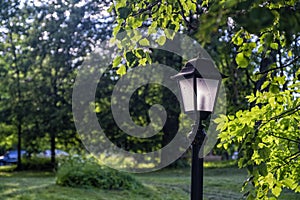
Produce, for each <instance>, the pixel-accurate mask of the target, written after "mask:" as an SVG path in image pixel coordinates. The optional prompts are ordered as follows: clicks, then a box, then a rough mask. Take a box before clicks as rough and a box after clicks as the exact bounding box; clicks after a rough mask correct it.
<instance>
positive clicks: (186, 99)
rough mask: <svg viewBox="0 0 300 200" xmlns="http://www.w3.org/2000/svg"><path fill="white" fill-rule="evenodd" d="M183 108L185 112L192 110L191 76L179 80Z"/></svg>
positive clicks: (192, 88) (192, 89) (192, 91)
mask: <svg viewBox="0 0 300 200" xmlns="http://www.w3.org/2000/svg"><path fill="white" fill-rule="evenodd" d="M178 82H179V87H180V90H181V96H182V103H183V109H184V111H185V112H190V111H194V95H195V94H194V87H193V78H190V79H182V80H179V81H178Z"/></svg>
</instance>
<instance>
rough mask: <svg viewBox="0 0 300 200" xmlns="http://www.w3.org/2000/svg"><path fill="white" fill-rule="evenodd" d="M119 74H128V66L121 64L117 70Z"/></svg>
mask: <svg viewBox="0 0 300 200" xmlns="http://www.w3.org/2000/svg"><path fill="white" fill-rule="evenodd" d="M117 74H119V75H120V76H123V75H125V74H126V67H125V65H121V66H120V67H119V69H118V70H117Z"/></svg>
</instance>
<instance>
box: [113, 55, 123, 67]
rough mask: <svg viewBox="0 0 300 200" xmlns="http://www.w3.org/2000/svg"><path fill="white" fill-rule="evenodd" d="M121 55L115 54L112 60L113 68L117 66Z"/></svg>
mask: <svg viewBox="0 0 300 200" xmlns="http://www.w3.org/2000/svg"><path fill="white" fill-rule="evenodd" d="M121 60H122V57H121V56H117V57H116V58H115V59H114V61H113V68H115V67H117V66H118V65H119V64H120V63H121Z"/></svg>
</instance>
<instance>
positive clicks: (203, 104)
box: [171, 57, 222, 200]
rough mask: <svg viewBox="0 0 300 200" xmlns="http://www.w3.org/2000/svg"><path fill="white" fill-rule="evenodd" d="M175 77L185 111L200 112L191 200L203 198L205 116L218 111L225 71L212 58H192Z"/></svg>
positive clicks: (193, 162)
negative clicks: (218, 100)
mask: <svg viewBox="0 0 300 200" xmlns="http://www.w3.org/2000/svg"><path fill="white" fill-rule="evenodd" d="M171 78H172V79H175V80H177V82H178V85H179V88H180V92H181V97H182V103H183V109H184V112H185V113H187V114H195V116H196V120H195V124H194V125H193V130H192V132H191V135H193V136H195V137H194V140H193V142H192V152H193V153H192V177H191V200H202V199H203V149H204V148H202V150H201V147H202V145H203V144H204V140H205V137H206V133H205V131H204V126H203V125H202V120H205V119H207V118H208V117H209V115H210V114H211V113H213V111H214V107H215V104H216V99H217V95H218V90H219V87H220V84H221V80H222V74H220V72H219V71H218V70H217V69H216V68H215V67H214V64H213V62H212V61H211V60H210V59H206V58H201V57H198V58H195V59H192V60H190V61H188V62H187V63H186V64H185V66H184V67H183V68H182V70H181V71H180V72H179V73H178V74H176V75H175V76H172V77H171ZM200 150H201V152H200Z"/></svg>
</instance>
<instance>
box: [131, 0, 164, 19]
mask: <svg viewBox="0 0 300 200" xmlns="http://www.w3.org/2000/svg"><path fill="white" fill-rule="evenodd" d="M159 3H161V0H158V1H156V2H154V3H153V4H150V5H148V6H147V7H146V8H143V9H141V10H139V11H138V12H136V13H133V14H132V16H133V17H134V16H137V15H140V14H142V13H143V12H146V11H149V10H151V9H152V8H153V7H154V6H156V5H158V4H159Z"/></svg>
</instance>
